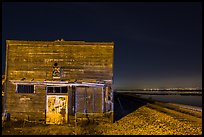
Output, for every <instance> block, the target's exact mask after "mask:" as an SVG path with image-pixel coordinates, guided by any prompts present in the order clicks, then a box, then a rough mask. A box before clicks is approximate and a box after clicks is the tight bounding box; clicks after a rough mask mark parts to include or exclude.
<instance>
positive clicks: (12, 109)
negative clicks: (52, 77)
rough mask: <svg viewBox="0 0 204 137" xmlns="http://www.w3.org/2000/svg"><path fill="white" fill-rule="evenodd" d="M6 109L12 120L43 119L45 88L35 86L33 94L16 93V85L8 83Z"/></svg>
mask: <svg viewBox="0 0 204 137" xmlns="http://www.w3.org/2000/svg"><path fill="white" fill-rule="evenodd" d="M7 88H8V90H7V94H6V97H7V98H6V109H7V112H9V113H10V114H11V117H12V118H13V119H15V118H16V119H18V120H20V119H22V120H23V119H30V120H44V119H45V101H46V100H45V98H46V96H45V95H46V92H45V86H35V94H26V93H16V92H15V90H16V85H13V84H12V83H10V82H9V83H8V86H7Z"/></svg>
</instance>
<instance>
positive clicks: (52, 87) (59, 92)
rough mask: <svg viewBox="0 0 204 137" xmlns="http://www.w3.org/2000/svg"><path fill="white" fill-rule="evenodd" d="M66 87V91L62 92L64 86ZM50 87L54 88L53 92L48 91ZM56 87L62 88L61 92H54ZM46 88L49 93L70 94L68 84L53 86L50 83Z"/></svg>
mask: <svg viewBox="0 0 204 137" xmlns="http://www.w3.org/2000/svg"><path fill="white" fill-rule="evenodd" d="M64 87H66V90H67V91H66V92H62V88H64ZM48 88H52V92H48ZM55 88H60V92H53V91H56V89H55ZM46 89H47V91H46V92H47V94H68V93H69V90H68V88H67V86H51V85H49V86H47V87H46Z"/></svg>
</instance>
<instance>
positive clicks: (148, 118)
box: [97, 106, 202, 135]
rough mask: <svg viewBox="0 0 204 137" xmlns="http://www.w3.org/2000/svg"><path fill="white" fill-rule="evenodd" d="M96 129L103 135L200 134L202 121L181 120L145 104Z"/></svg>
mask: <svg viewBox="0 0 204 137" xmlns="http://www.w3.org/2000/svg"><path fill="white" fill-rule="evenodd" d="M200 120H201V121H202V119H200ZM97 129H98V130H99V131H100V132H102V134H104V135H202V123H200V122H199V123H196V122H191V121H188V120H182V121H181V120H179V119H176V118H174V117H172V116H170V115H168V114H165V113H162V112H159V111H157V110H154V109H151V108H148V107H147V106H142V107H140V108H139V109H137V110H136V111H134V112H132V113H130V114H128V115H126V116H125V117H123V118H121V119H120V120H118V121H117V122H115V123H113V124H108V123H106V124H103V125H102V124H100V126H98V127H97Z"/></svg>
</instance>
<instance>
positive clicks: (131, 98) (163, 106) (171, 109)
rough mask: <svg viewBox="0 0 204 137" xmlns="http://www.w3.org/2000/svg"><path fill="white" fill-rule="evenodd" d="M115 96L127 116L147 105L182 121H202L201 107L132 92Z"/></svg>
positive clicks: (118, 107) (117, 107)
mask: <svg viewBox="0 0 204 137" xmlns="http://www.w3.org/2000/svg"><path fill="white" fill-rule="evenodd" d="M115 98H116V99H117V100H116V102H115V106H116V109H119V110H120V111H121V113H122V114H121V115H120V116H125V115H127V114H128V113H131V112H132V111H134V110H136V109H137V108H139V107H140V106H143V105H145V106H147V107H149V108H151V109H154V110H156V111H159V112H162V113H165V114H167V115H170V116H172V117H174V118H176V119H178V120H180V121H191V122H196V123H201V122H202V111H200V110H199V109H191V107H184V106H183V105H179V104H176V105H175V104H171V103H164V102H159V101H155V100H149V99H144V98H139V96H137V95H132V94H130V95H129V94H121V93H119V94H116V96H115ZM117 103H118V105H117ZM116 112H117V110H116Z"/></svg>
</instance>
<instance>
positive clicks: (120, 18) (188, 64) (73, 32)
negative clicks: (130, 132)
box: [2, 2, 202, 89]
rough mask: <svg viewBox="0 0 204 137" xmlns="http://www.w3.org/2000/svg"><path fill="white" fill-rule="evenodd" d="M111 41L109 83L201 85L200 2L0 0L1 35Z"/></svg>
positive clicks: (120, 85)
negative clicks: (111, 54)
mask: <svg viewBox="0 0 204 137" xmlns="http://www.w3.org/2000/svg"><path fill="white" fill-rule="evenodd" d="M61 38H63V39H64V40H66V41H67V40H84V41H96V42H100V41H104V42H111V41H113V42H114V43H115V50H114V65H113V67H114V68H113V72H114V77H113V80H114V83H113V85H114V88H115V89H119V88H130V89H131V88H171V87H181V88H182V87H186V88H188V87H189V88H196V87H201V88H202V3H201V2H183V3H182V2H179V3H177V2H175V3H169V2H168V3H167V2H163V3H153V2H151V3H150V2H149V3H144V2H143V3H141V2H127V3H126V2H115V3H114V2H110V3H109V2H103V3H102V2H66V3H65V2H62V3H58V2H56V3H45V2H42V3H33V2H28V3H25V2H18V3H17V2H8V3H6V2H4V3H2V74H3V73H4V68H5V47H6V43H5V41H6V40H9V39H13V40H39V41H54V40H56V39H61Z"/></svg>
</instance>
